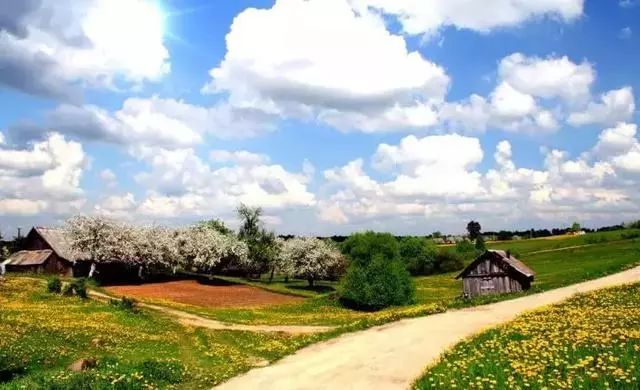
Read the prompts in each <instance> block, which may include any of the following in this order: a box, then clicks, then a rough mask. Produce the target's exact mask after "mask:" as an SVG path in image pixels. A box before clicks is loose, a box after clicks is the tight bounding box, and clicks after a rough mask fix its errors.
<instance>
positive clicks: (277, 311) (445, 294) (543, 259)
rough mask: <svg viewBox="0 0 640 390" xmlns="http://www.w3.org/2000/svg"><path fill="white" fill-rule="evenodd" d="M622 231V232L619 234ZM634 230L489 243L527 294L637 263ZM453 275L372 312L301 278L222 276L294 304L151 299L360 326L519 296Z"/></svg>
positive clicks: (266, 317)
mask: <svg viewBox="0 0 640 390" xmlns="http://www.w3.org/2000/svg"><path fill="white" fill-rule="evenodd" d="M623 234H625V235H626V236H624V237H623V236H622V235H623ZM637 234H638V231H636V230H626V231H616V232H605V233H591V234H586V235H583V236H567V237H566V238H564V237H563V238H562V239H558V238H556V239H534V240H520V241H507V242H501V243H492V244H491V247H492V248H493V249H505V250H506V249H509V250H511V251H512V252H513V253H515V254H517V255H518V257H519V258H520V259H521V260H523V261H524V262H525V263H527V265H529V266H530V267H531V268H532V269H533V270H534V271H535V272H536V277H535V281H534V283H533V285H532V288H531V290H529V291H527V292H524V293H522V294H531V293H535V292H540V291H544V290H548V289H551V288H556V287H562V286H566V285H569V284H573V283H577V282H580V281H584V280H589V279H593V278H597V277H600V276H604V275H607V274H611V273H615V272H618V271H621V270H623V269H626V268H629V267H631V266H633V265H636V264H640V238H625V237H634V236H636V235H637ZM589 242H592V243H591V244H590V243H589ZM457 273H458V272H453V273H446V274H438V275H430V276H422V277H416V278H414V280H415V283H416V303H415V304H414V305H410V306H406V307H392V308H387V309H384V310H381V311H379V312H375V313H369V312H358V311H353V310H349V309H346V308H344V307H343V306H342V305H340V303H339V302H337V301H336V298H335V296H334V295H332V294H331V292H332V291H334V289H335V288H337V283H335V282H323V283H321V284H319V287H317V290H311V289H308V288H307V287H306V282H305V281H301V280H292V281H290V282H288V283H285V282H284V280H283V279H282V278H275V279H274V281H273V282H272V283H268V282H267V280H266V278H265V279H263V280H261V281H248V282H247V281H245V280H244V279H242V278H224V279H225V280H227V281H234V282H237V283H247V284H250V285H252V286H256V287H260V288H265V289H268V290H271V291H275V292H280V293H286V294H293V295H299V296H305V297H307V298H309V299H307V300H305V301H304V302H302V303H298V304H289V305H282V306H275V307H266V308H246V309H240V308H237V309H228V308H227V309H211V308H201V307H196V306H190V305H182V304H176V303H171V302H162V301H154V302H155V303H161V304H165V305H169V306H172V307H176V308H180V309H183V310H185V311H189V312H193V313H197V314H200V315H203V316H207V317H210V318H214V319H218V320H221V321H228V322H236V323H244V324H271V325H278V324H305V325H334V326H344V327H353V328H361V327H367V326H370V325H375V324H381V323H385V322H388V321H390V320H394V319H398V318H404V317H415V316H419V315H427V314H432V313H436V312H441V311H443V310H446V309H447V308H453V307H459V306H467V305H477V304H483V303H488V302H492V301H497V300H503V299H509V298H513V297H514V296H518V295H517V294H510V295H500V296H489V297H480V298H476V299H473V300H462V299H460V295H461V292H462V281H461V280H457V279H455V276H456V275H457ZM522 294H520V295H522Z"/></svg>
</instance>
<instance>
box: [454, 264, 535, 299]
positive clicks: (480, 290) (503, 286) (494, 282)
mask: <svg viewBox="0 0 640 390" xmlns="http://www.w3.org/2000/svg"><path fill="white" fill-rule="evenodd" d="M462 284H463V289H464V293H465V295H466V296H471V297H474V296H478V295H489V294H504V293H511V292H517V291H522V290H523V286H522V284H521V283H520V281H518V280H517V279H514V278H512V277H510V276H509V274H508V273H507V272H506V271H505V270H504V269H502V267H501V266H500V264H498V263H497V262H495V261H491V258H486V259H485V260H484V261H481V262H479V263H478V264H476V266H475V268H474V269H472V270H471V271H470V272H469V274H468V275H467V276H466V277H464V278H463V280H462Z"/></svg>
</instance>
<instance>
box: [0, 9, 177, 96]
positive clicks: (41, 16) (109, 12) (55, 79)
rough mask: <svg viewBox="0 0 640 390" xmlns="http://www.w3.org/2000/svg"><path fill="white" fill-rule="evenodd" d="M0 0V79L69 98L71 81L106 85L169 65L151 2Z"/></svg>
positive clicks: (73, 91) (148, 76) (157, 74)
mask: <svg viewBox="0 0 640 390" xmlns="http://www.w3.org/2000/svg"><path fill="white" fill-rule="evenodd" d="M0 4H1V6H0V8H1V10H0V68H2V69H3V71H2V72H0V85H4V86H6V87H9V88H13V89H17V90H20V91H22V92H25V93H29V94H34V95H40V96H45V97H55V98H63V99H67V100H73V99H78V97H79V95H80V92H79V91H80V89H79V88H77V87H78V84H79V83H80V84H82V85H84V86H93V87H108V88H114V87H116V86H117V85H118V84H119V83H120V82H124V83H127V84H131V83H133V84H139V83H142V82H144V81H148V80H151V81H154V80H158V79H159V78H161V77H162V76H163V75H165V74H166V73H167V72H168V71H169V52H168V51H167V49H166V47H165V46H164V43H163V16H162V15H161V14H160V12H159V10H158V9H157V8H156V7H155V5H154V4H153V3H152V2H151V1H147V0H135V1H127V0H86V1H77V2H73V6H70V4H69V2H68V1H53V0H40V1H36V0H27V1H2V3H0ZM141 19H144V22H141ZM113 26H117V28H113Z"/></svg>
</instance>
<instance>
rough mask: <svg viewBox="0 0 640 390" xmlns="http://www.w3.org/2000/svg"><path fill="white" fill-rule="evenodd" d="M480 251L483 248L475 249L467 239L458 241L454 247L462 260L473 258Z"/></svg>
mask: <svg viewBox="0 0 640 390" xmlns="http://www.w3.org/2000/svg"><path fill="white" fill-rule="evenodd" d="M482 252H484V250H478V249H476V247H475V245H473V243H472V242H471V241H468V240H463V241H459V242H458V243H457V244H456V247H455V253H456V254H457V255H458V256H460V257H462V259H463V260H473V259H475V258H476V257H478V255H480V254H481V253H482Z"/></svg>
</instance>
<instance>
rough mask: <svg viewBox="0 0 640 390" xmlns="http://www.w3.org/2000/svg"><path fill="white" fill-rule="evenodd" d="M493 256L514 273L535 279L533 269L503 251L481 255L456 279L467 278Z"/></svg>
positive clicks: (490, 251)
mask: <svg viewBox="0 0 640 390" xmlns="http://www.w3.org/2000/svg"><path fill="white" fill-rule="evenodd" d="M488 254H489V255H493V257H494V258H498V259H500V261H502V262H503V263H504V264H506V265H507V266H508V267H509V268H511V269H512V270H513V271H515V272H517V273H519V274H521V275H523V276H526V277H527V278H533V276H534V275H535V272H533V270H532V269H531V268H529V267H528V266H527V265H526V264H525V263H523V262H522V261H520V260H518V259H516V258H515V257H513V256H512V255H511V254H510V253H508V252H506V251H502V250H488V251H486V252H485V253H483V254H482V255H480V256H479V257H478V258H477V259H475V260H474V261H472V262H471V264H469V265H468V266H467V267H466V268H465V269H464V270H462V272H460V274H459V275H458V276H456V279H459V278H463V277H465V276H467V274H468V273H469V272H471V270H472V269H473V268H475V266H476V265H477V264H478V263H479V262H480V261H482V260H484V258H485V256H487V255H488Z"/></svg>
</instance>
